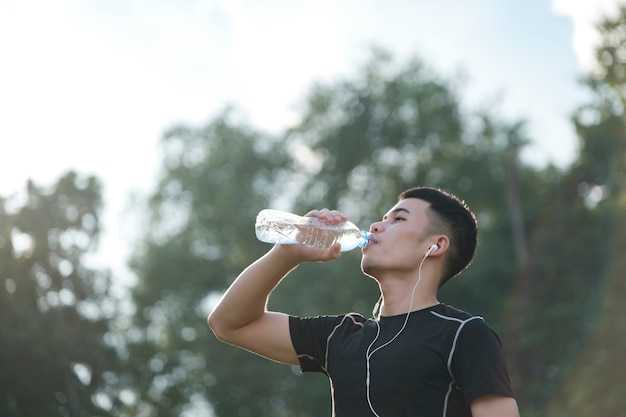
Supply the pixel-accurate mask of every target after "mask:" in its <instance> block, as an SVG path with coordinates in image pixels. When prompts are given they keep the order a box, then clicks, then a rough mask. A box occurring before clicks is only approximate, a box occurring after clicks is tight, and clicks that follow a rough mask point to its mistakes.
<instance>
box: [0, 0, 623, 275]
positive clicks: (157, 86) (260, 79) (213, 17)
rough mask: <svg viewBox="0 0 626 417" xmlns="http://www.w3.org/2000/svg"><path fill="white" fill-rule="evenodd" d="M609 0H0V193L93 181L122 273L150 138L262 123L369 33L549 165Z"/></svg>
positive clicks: (563, 141) (283, 113)
mask: <svg viewBox="0 0 626 417" xmlns="http://www.w3.org/2000/svg"><path fill="white" fill-rule="evenodd" d="M623 3H624V1H622V0H593V1H592V0H525V1H507V2H503V1H500V0H473V1H467V0H440V1H437V2H435V1H426V0H391V1H386V2H382V1H375V0H342V1H334V2H330V1H319V0H318V1H311V0H267V1H263V2H259V1H254V0H55V1H49V0H0V196H2V197H10V196H15V195H18V196H19V192H21V191H22V190H23V189H24V186H25V184H26V181H27V180H28V179H32V180H33V181H35V183H36V184H38V185H41V186H48V185H52V184H53V183H54V182H55V181H56V180H57V179H58V178H59V177H60V176H62V175H63V174H64V173H65V172H67V171H68V170H70V169H72V170H76V171H78V172H80V173H83V174H87V175H95V176H97V177H98V178H99V179H100V180H101V181H102V183H103V185H104V202H105V207H104V212H103V222H104V224H103V225H104V234H103V237H102V240H101V243H100V248H99V251H98V261H97V262H99V263H100V265H98V266H102V267H108V268H112V269H113V270H114V271H117V273H118V274H128V271H127V270H125V266H124V265H125V263H126V261H127V258H128V256H129V254H130V251H131V248H132V241H133V239H135V238H136V237H137V236H136V233H138V228H137V227H135V226H136V225H134V224H133V221H134V220H132V216H130V215H129V214H128V211H127V209H128V207H129V205H130V198H131V195H133V194H139V195H146V194H148V193H150V191H151V190H152V189H153V188H154V186H155V183H156V180H157V177H158V174H159V164H160V158H161V155H160V153H159V146H158V144H159V140H160V138H161V136H162V135H163V133H164V131H165V130H166V129H167V128H168V127H171V126H173V125H176V124H181V123H183V124H190V125H194V126H201V125H203V124H205V123H207V122H209V121H210V120H211V119H212V118H213V117H214V116H215V115H216V114H218V113H219V112H220V111H221V110H222V109H223V108H224V107H225V106H227V105H234V106H235V107H236V108H237V109H239V110H240V111H243V112H245V114H246V115H247V118H248V121H249V123H250V124H251V125H253V126H255V127H256V128H258V129H259V130H262V131H266V132H268V133H278V132H281V131H283V130H284V129H285V127H287V126H289V125H291V124H293V123H294V122H295V121H297V116H298V114H297V109H298V104H299V103H301V102H302V101H303V100H304V98H305V97H306V95H307V92H308V91H309V90H310V88H311V86H312V84H313V83H314V82H320V81H321V82H333V81H335V80H338V79H340V78H346V77H349V76H350V74H353V73H354V72H355V71H357V69H358V68H360V67H361V66H362V65H363V64H364V63H365V62H366V61H367V59H368V58H369V57H370V54H369V52H370V47H371V46H373V45H376V46H380V47H383V48H385V49H387V50H388V51H389V52H391V53H392V54H393V56H394V57H395V59H396V61H398V62H399V63H401V62H403V61H406V59H408V58H410V57H413V56H418V57H420V58H421V59H422V60H423V61H425V62H426V63H427V64H428V65H430V66H431V68H433V69H434V70H436V71H437V72H438V73H439V74H441V76H442V77H443V78H444V79H450V80H454V79H456V78H455V77H457V76H458V75H459V74H464V76H465V78H466V80H467V82H466V84H465V85H464V86H463V88H462V89H461V91H460V97H459V98H460V101H461V103H462V104H463V106H464V107H466V108H468V109H472V108H474V109H477V108H478V107H480V106H485V105H487V106H489V107H490V108H491V109H492V110H495V111H496V113H498V114H499V115H501V116H502V117H504V118H506V119H507V120H525V121H526V123H527V133H528V136H529V137H530V138H531V139H532V140H533V142H532V145H531V146H530V147H529V149H528V150H527V152H526V154H525V155H524V157H525V159H527V160H528V161H530V162H532V163H536V164H539V165H542V164H546V163H554V164H557V165H559V166H565V165H567V163H569V162H570V161H571V160H572V159H573V158H574V157H575V155H576V145H577V139H576V137H575V134H574V131H573V128H572V126H571V123H570V117H571V115H572V113H573V112H574V111H575V109H576V108H577V107H578V106H580V105H582V104H584V103H585V100H586V98H587V92H586V90H585V89H584V88H583V87H581V86H580V85H579V83H578V80H579V79H580V78H581V77H582V76H583V75H584V74H586V73H587V72H588V71H591V70H592V68H593V62H594V61H593V48H594V46H595V45H596V44H597V42H598V35H597V33H596V31H595V28H594V27H595V23H596V22H597V21H598V20H599V19H600V18H601V17H602V16H603V15H605V14H608V15H614V14H615V13H616V11H617V9H618V6H619V5H620V4H623Z"/></svg>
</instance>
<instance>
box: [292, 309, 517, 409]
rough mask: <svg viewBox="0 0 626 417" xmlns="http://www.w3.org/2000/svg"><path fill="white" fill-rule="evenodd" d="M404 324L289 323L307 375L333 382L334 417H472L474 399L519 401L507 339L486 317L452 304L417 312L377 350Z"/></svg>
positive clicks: (340, 319) (346, 319)
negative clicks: (493, 397) (321, 375)
mask: <svg viewBox="0 0 626 417" xmlns="http://www.w3.org/2000/svg"><path fill="white" fill-rule="evenodd" d="M405 319H406V314H402V315H398V316H391V317H381V318H380V321H379V323H376V321H374V320H373V319H365V318H364V317H363V316H361V315H360V314H356V313H350V314H346V315H341V316H319V317H308V318H300V317H294V316H291V317H290V318H289V329H290V332H291V340H292V342H293V345H294V348H295V350H296V352H297V354H298V357H299V359H300V366H301V370H302V372H323V373H325V374H326V375H328V377H329V379H330V383H331V390H332V397H333V416H336V417H366V416H375V415H376V414H377V415H379V416H381V417H439V416H442V417H460V416H463V417H465V416H471V412H470V410H469V403H470V402H471V401H472V400H474V399H475V398H478V397H480V396H482V395H487V394H502V395H506V396H513V391H512V389H511V386H510V383H509V376H508V373H507V369H506V363H505V358H504V355H503V353H502V346H501V344H500V340H499V338H498V336H497V335H496V334H495V332H494V331H493V330H492V329H491V328H490V327H489V326H488V325H487V323H485V321H484V320H483V319H482V318H481V317H477V316H472V315H470V314H468V313H466V312H464V311H461V310H458V309H455V308H453V307H450V306H448V305H445V304H438V305H436V306H433V307H430V308H426V309H423V310H418V311H414V312H412V313H411V314H410V315H409V319H408V322H407V324H406V327H405V328H404V330H403V331H402V332H401V333H400V335H399V336H398V337H397V338H396V339H395V340H393V341H392V342H391V343H390V344H388V345H387V346H385V347H383V348H381V349H380V350H376V348H377V347H379V346H381V345H383V344H385V343H387V342H388V341H389V340H391V339H392V338H393V337H394V336H395V335H396V334H397V333H398V331H399V330H400V329H401V328H402V326H403V324H404V322H405ZM378 326H380V334H379V336H378V338H377V339H376V334H377V331H378ZM375 339H376V342H375V343H374V344H373V345H372V346H371V347H370V345H371V344H372V341H374V340H375ZM368 348H369V350H368ZM366 352H369V353H370V359H369V366H370V383H369V395H370V401H369V402H368V398H367V392H368V387H367V384H366V379H367V362H368V361H367V360H366ZM372 352H373V353H372ZM370 403H371V407H370ZM372 408H373V410H374V411H375V412H376V414H374V412H372Z"/></svg>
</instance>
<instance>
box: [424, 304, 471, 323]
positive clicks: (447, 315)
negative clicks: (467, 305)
mask: <svg viewBox="0 0 626 417" xmlns="http://www.w3.org/2000/svg"><path fill="white" fill-rule="evenodd" d="M431 313H432V314H433V315H435V316H437V317H439V318H442V319H446V320H451V321H457V322H466V321H470V320H475V319H479V320H481V321H483V318H482V317H480V316H476V315H474V314H471V313H468V312H467V311H465V310H461V309H459V308H456V307H453V306H451V305H448V304H443V303H442V304H439V305H437V306H435V307H434V308H433V309H432V311H431Z"/></svg>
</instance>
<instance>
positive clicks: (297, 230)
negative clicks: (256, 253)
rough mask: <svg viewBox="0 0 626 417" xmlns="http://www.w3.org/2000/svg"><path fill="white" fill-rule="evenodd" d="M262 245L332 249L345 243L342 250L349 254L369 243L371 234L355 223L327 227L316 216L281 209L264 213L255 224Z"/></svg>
mask: <svg viewBox="0 0 626 417" xmlns="http://www.w3.org/2000/svg"><path fill="white" fill-rule="evenodd" d="M255 231H256V236H257V238H258V239H259V240H260V241H261V242H266V243H282V244H295V243H300V244H303V245H307V246H311V247H315V248H330V247H331V246H332V245H334V244H335V243H337V242H339V243H341V251H342V252H345V251H349V250H352V249H354V248H356V247H357V246H360V247H364V246H365V245H367V244H368V243H369V233H368V232H366V231H365V230H360V229H359V228H358V227H357V226H356V225H354V224H353V223H351V222H348V221H346V222H343V223H339V224H326V223H324V222H321V221H320V220H318V219H316V218H314V217H303V216H298V215H296V214H292V213H287V212H284V211H278V210H269V209H266V210H262V211H261V212H260V213H259V214H258V216H257V218H256V224H255Z"/></svg>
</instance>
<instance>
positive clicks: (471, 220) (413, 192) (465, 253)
mask: <svg viewBox="0 0 626 417" xmlns="http://www.w3.org/2000/svg"><path fill="white" fill-rule="evenodd" d="M406 198H418V199H420V200H424V201H426V202H428V203H430V207H429V218H430V223H431V224H430V230H429V233H432V234H445V235H447V236H448V238H449V239H450V249H449V254H448V257H447V260H446V265H445V267H444V271H443V277H442V280H441V284H440V286H441V285H443V284H444V283H446V282H447V281H448V280H449V279H450V278H452V277H454V276H456V275H458V274H460V273H461V272H462V271H463V270H464V269H465V268H467V267H468V266H469V264H471V263H472V260H473V259H474V253H475V252H476V246H477V244H478V227H477V222H476V216H475V215H474V213H473V212H472V211H471V210H470V208H469V207H468V206H467V204H466V203H465V201H463V200H461V199H460V198H458V197H457V196H455V195H453V194H451V193H449V192H447V191H444V190H442V189H440V188H432V187H414V188H409V189H408V190H405V191H403V192H402V193H400V195H399V196H398V201H401V200H404V199H406Z"/></svg>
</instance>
